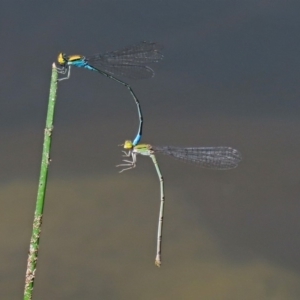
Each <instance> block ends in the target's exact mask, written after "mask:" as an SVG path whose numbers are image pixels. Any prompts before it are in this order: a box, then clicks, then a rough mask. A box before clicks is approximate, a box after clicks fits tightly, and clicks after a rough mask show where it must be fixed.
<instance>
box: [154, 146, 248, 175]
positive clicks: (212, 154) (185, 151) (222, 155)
mask: <svg viewBox="0 0 300 300" xmlns="http://www.w3.org/2000/svg"><path fill="white" fill-rule="evenodd" d="M152 149H153V150H154V152H156V153H162V154H166V155H170V156H173V157H174V158H176V159H179V160H183V161H186V162H191V163H195V164H198V165H200V166H201V167H204V168H209V169H216V170H228V169H233V168H236V167H237V165H238V164H239V162H240V161H241V159H242V156H241V153H240V152H239V151H238V150H236V149H233V148H230V147H199V148H196V147H191V148H180V147H171V146H152Z"/></svg>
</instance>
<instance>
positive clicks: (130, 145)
mask: <svg viewBox="0 0 300 300" xmlns="http://www.w3.org/2000/svg"><path fill="white" fill-rule="evenodd" d="M132 148H133V144H132V141H130V140H126V141H125V143H124V149H128V150H129V149H132Z"/></svg>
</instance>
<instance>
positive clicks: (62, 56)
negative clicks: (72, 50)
mask: <svg viewBox="0 0 300 300" xmlns="http://www.w3.org/2000/svg"><path fill="white" fill-rule="evenodd" d="M57 61H58V63H59V64H60V65H61V66H63V65H65V64H66V63H67V61H68V58H67V55H66V54H65V53H62V52H61V53H59V54H58V57H57Z"/></svg>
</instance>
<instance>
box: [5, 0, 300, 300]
mask: <svg viewBox="0 0 300 300" xmlns="http://www.w3.org/2000/svg"><path fill="white" fill-rule="evenodd" d="M299 9H300V3H299V1H292V0H272V1H269V0H251V1H250V0H246V1H215V0H203V1H193V0H186V1H184V2H182V1H176V0H173V1H168V0H166V1H157V0H154V1H144V0H139V1H137V0H128V1H120V0H117V1H112V0H110V1H105V0H104V1H95V0H89V1H87V0H85V1H80V0H73V1H58V0H53V1H51V2H47V3H46V2H39V1H33V0H31V1H14V0H12V1H11V0H10V1H7V0H3V1H2V3H1V10H0V22H1V23H0V24H1V26H0V37H1V46H0V53H1V71H0V77H1V80H0V96H1V101H0V139H1V141H2V142H1V146H0V152H1V157H0V168H1V172H0V184H1V188H0V224H1V226H0V238H1V246H0V276H1V280H0V298H1V299H20V298H21V297H22V294H23V287H24V278H25V269H26V260H27V253H28V246H29V240H30V236H31V230H32V220H33V212H34V207H35V201H36V190H37V181H38V176H39V169H40V158H41V150H42V141H43V130H44V124H45V115H46V108H47V101H48V93H49V81H50V75H51V64H52V62H53V61H55V60H56V57H57V55H58V53H59V52H61V51H63V52H66V53H68V54H83V55H90V54H94V53H97V52H106V51H112V50H116V49H120V48H123V47H124V46H128V45H131V44H135V43H138V42H140V41H142V40H147V41H156V42H159V43H161V44H162V45H163V46H164V49H163V53H164V56H165V57H164V59H163V61H161V62H159V63H158V64H155V65H152V66H151V67H153V69H154V70H155V72H156V76H155V77H154V78H152V79H149V80H140V81H130V80H128V82H129V83H130V84H131V86H132V87H133V89H134V91H135V93H136V94H137V96H138V97H139V99H140V101H141V105H142V109H143V113H144V118H145V126H144V136H143V142H147V143H151V144H153V145H173V146H231V147H234V148H237V149H239V150H240V151H241V153H242V155H243V161H242V162H241V164H240V166H239V167H238V168H237V169H234V170H231V171H212V170H207V169H201V168H198V167H196V166H193V165H189V164H184V163H182V162H179V161H176V160H173V159H172V158H168V157H165V156H158V157H157V159H158V161H159V164H160V166H161V170H162V173H163V175H164V178H165V186H166V191H165V192H166V205H165V219H164V220H165V223H164V238H163V255H162V259H163V261H162V267H161V268H160V269H157V268H156V267H155V266H154V258H155V248H156V231H157V220H158V209H159V182H158V179H157V176H156V173H155V169H154V167H153V164H152V162H151V160H150V159H149V158H147V157H138V164H137V168H135V169H134V170H131V171H128V172H125V173H122V174H119V173H118V169H116V168H115V165H116V164H118V163H120V161H121V159H122V157H121V155H122V153H121V148H120V147H117V145H118V144H121V143H122V142H123V141H124V140H125V139H132V138H134V136H135V134H136V131H137V126H138V118H137V113H136V107H135V104H134V101H133V100H132V98H131V96H130V94H129V92H128V91H127V90H126V89H125V88H124V87H123V86H121V85H119V84H117V83H115V82H113V81H112V80H108V79H107V78H105V77H103V76H100V75H98V74H95V73H93V72H88V71H86V70H82V69H75V68H73V70H72V76H71V79H70V80H67V81H63V82H61V83H59V89H58V98H57V106H56V108H57V110H56V115H55V128H54V138H53V147H52V155H51V157H52V163H51V167H50V173H49V181H48V189H47V198H46V205H45V212H44V218H43V228H42V235H41V244H40V255H39V261H38V268H37V273H36V275H37V277H36V281H35V290H34V297H33V298H34V299H43V300H48V299H49V300H50V299H122V300H125V299H149V300H150V299H157V300H158V299H161V300H165V299H172V300H176V299H195V300H198V299H206V300H219V299H222V300H223V299H225V300H240V299H243V300H244V299H246V300H247V299H249V300H250V299H251V300H252V299H260V300H264V299H271V300H281V299H299V297H300V284H299V282H300V254H299V253H300V251H299V249H300V239H299V230H300V219H299V212H300V201H299V194H300V185H299V175H300V155H299V153H300V141H298V137H299V134H300V120H299V114H300V111H299V110H300V103H299V96H300V87H299V83H298V82H299V79H300V75H299V66H300V58H299V53H300V42H299V29H300V19H299ZM125 81H127V80H125Z"/></svg>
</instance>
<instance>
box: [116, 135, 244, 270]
mask: <svg viewBox="0 0 300 300" xmlns="http://www.w3.org/2000/svg"><path fill="white" fill-rule="evenodd" d="M124 149H126V150H128V151H123V153H124V155H123V157H131V160H127V159H125V160H123V162H124V164H120V165H117V167H126V168H125V169H122V170H121V171H120V173H121V172H123V171H126V170H129V169H132V168H135V167H136V161H137V155H138V154H140V155H145V156H149V157H150V158H151V159H152V161H153V164H154V167H155V169H156V172H157V175H158V179H159V181H160V209H159V218H158V232H157V250H156V257H155V265H156V266H158V267H160V265H161V243H162V227H163V214H164V203H165V195H164V181H163V176H162V174H161V172H160V169H159V166H158V163H157V160H156V157H155V154H156V153H162V154H166V155H170V156H172V157H174V158H176V159H179V160H182V161H185V162H191V163H195V164H198V165H199V166H201V167H204V168H209V169H216V170H229V169H233V168H236V167H237V166H238V164H239V162H240V161H241V159H242V156H241V154H240V152H239V151H238V150H236V149H233V148H230V147H191V148H180V147H172V146H152V145H149V144H138V145H134V144H133V142H132V141H129V140H127V141H125V143H124Z"/></svg>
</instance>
